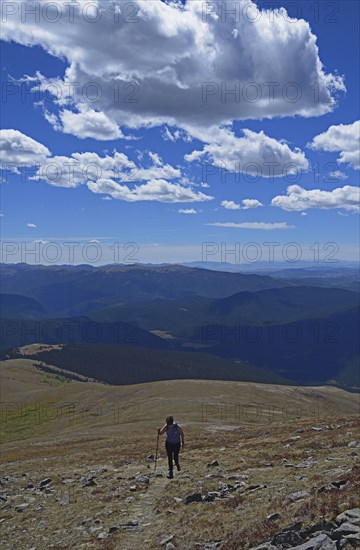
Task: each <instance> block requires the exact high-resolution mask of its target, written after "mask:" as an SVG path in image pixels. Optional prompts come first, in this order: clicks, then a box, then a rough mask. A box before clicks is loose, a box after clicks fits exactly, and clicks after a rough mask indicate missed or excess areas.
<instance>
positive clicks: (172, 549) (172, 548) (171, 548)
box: [165, 542, 176, 550]
mask: <svg viewBox="0 0 360 550" xmlns="http://www.w3.org/2000/svg"><path fill="white" fill-rule="evenodd" d="M165 548H166V550H175V548H176V547H175V546H174V545H173V543H172V542H168V543H167V545H166V547H165Z"/></svg>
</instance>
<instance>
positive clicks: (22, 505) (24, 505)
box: [15, 502, 30, 512]
mask: <svg viewBox="0 0 360 550" xmlns="http://www.w3.org/2000/svg"><path fill="white" fill-rule="evenodd" d="M28 506H30V504H29V503H28V502H23V503H22V504H17V505H16V506H15V510H16V511H17V512H22V511H23V510H25V508H27V507H28Z"/></svg>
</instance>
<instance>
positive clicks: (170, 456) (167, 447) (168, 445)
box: [165, 442, 173, 472]
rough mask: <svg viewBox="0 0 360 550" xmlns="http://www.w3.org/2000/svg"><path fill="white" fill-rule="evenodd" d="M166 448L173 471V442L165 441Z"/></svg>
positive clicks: (170, 468)
mask: <svg viewBox="0 0 360 550" xmlns="http://www.w3.org/2000/svg"><path fill="white" fill-rule="evenodd" d="M165 448H166V452H167V457H168V464H169V472H172V470H173V461H172V454H173V450H172V445H171V443H167V442H166V443H165Z"/></svg>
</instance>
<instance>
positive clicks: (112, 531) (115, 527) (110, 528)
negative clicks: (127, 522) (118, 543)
mask: <svg viewBox="0 0 360 550" xmlns="http://www.w3.org/2000/svg"><path fill="white" fill-rule="evenodd" d="M119 529H120V527H119V526H118V525H111V526H110V527H109V533H115V531H119Z"/></svg>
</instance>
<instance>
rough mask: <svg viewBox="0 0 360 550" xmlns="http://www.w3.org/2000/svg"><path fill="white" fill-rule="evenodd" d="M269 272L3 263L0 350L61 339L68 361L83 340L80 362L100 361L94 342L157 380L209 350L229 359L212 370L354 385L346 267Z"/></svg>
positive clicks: (353, 318)
mask: <svg viewBox="0 0 360 550" xmlns="http://www.w3.org/2000/svg"><path fill="white" fill-rule="evenodd" d="M276 275H277V276H275V273H273V274H272V275H271V276H270V275H268V274H261V275H259V274H251V273H235V272H226V271H215V270H207V269H203V268H198V267H188V266H179V265H162V266H145V265H140V264H136V265H127V266H125V265H109V266H101V267H93V266H86V265H84V266H43V265H27V264H2V265H1V266H0V285H1V291H2V294H1V295H0V307H1V317H2V320H1V338H0V347H1V349H2V350H3V352H4V350H9V349H11V350H12V351H11V352H9V353H16V351H14V349H16V348H18V347H20V346H22V345H25V344H31V343H37V342H38V343H47V344H59V343H60V344H66V348H67V349H68V352H66V357H67V360H68V361H69V362H70V363H71V364H75V363H74V359H73V357H74V356H73V355H71V356H70V348H71V346H83V347H81V350H82V351H81V354H80V358H81V360H80V363H81V364H80V366H79V368H81V369H83V368H87V367H86V364H89V359H88V356H89V354H90V355H91V350H92V352H93V353H94V357H95V356H96V357H97V358H98V359H97V360H98V361H99V357H100V355H98V354H97V351H96V350H97V349H100V348H101V350H102V351H101V353H102V354H103V356H104V357H105V356H106V355H107V353H109V354H110V355H109V357H111V362H110V363H109V364H110V367H111V368H114V369H115V366H114V364H113V361H115V362H119V361H120V363H121V362H122V361H123V360H125V359H126V361H132V362H135V363H134V364H136V365H137V369H138V372H140V371H141V373H142V374H141V376H140V378H141V380H142V381H145V379H144V376H145V374H144V373H145V371H146V376H145V378H146V380H147V377H149V376H150V379H151V372H153V375H154V376H161V377H160V378H156V379H157V380H160V379H164V378H162V377H163V376H166V375H165V374H164V373H166V372H168V375H167V376H169V377H170V378H172V377H180V378H181V377H182V375H181V369H185V363H184V357H185V356H187V361H190V363H189V364H191V369H192V370H191V369H190V370H191V372H193V373H194V376H195V375H196V376H195V377H200V378H201V377H203V375H204V372H207V371H206V369H205V363H209V357H216V361H218V360H220V359H222V360H226V361H227V366H226V368H225V364H224V363H223V364H222V365H221V366H220V365H218V366H216V365H215V363H213V367H212V368H211V369H210V370H209V368H208V369H207V370H208V371H209V372H211V376H212V378H213V377H214V376H215V377H217V376H218V377H219V379H234V380H240V379H241V378H238V377H235V378H233V376H235V375H234V373H233V370H232V369H233V368H234V365H236V369H237V370H236V376H242V375H244V376H245V374H244V373H245V371H239V370H238V365H239V364H242V365H243V366H244V365H245V366H246V368H247V369H256V368H258V369H262V370H260V371H259V372H258V371H255V370H254V375H255V372H256V380H259V379H260V378H261V377H263V381H266V382H269V381H270V379H271V381H274V379H273V378H271V376H275V377H276V380H277V381H279V380H282V381H284V380H287V381H289V380H290V381H292V383H302V384H310V383H317V384H323V383H336V384H338V385H341V386H343V387H348V388H352V389H354V388H355V389H356V388H360V383H359V377H358V360H359V357H360V350H359V343H358V333H359V292H358V291H356V289H357V284H358V283H357V274H356V270H355V271H354V270H353V268H342V267H341V268H334V271H332V272H331V271H329V269H322V268H319V269H308V270H307V269H303V268H301V269H298V270H292V269H290V270H286V271H285V272H283V271H280V272H278V273H277V274H276ZM290 275H291V276H290ZM304 281H306V284H304ZM335 281H338V284H335ZM259 335H260V336H259ZM69 346H70V348H69ZM106 346H110V347H109V349H108V352H105V348H106ZM88 348H89V351H88ZM110 348H111V349H110ZM71 349H73V348H71ZM129 350H131V352H130V351H129ZM62 351H64V350H62ZM160 352H164V353H165V352H166V353H165V355H163V354H160V355H157V354H158V353H160ZM204 352H206V357H204ZM59 353H62V352H59ZM99 353H100V352H99ZM154 353H155V355H154ZM117 354H118V355H117ZM166 354H170V355H168V359H169V361H170V364H171V365H172V367H171V368H169V369H168V371H166V369H165V367H161V368H160V367H159V368H160V371H159V370H158V369H157V368H156V366H155V364H156V361H158V362H159V365H165V364H166V360H165V359H164V358H165V357H166ZM171 354H173V355H171ZM178 354H180V356H181V361H180V363H179V361H178ZM62 355H63V356H65V353H62ZM155 357H156V359H155ZM124 358H125V359H124ZM140 359H141V360H140ZM196 361H197V362H198V363H197V364H196ZM234 362H235V363H234ZM100 363H101V364H103V363H102V362H101V361H100ZM122 364H123V363H122ZM150 364H151V365H152V366H151V369H150V370H149V369H148V368H147V365H150ZM111 365H112V366H111ZM140 365H141V366H140ZM179 365H180V366H179ZM181 365H182V366H181ZM196 365H197V366H196ZM110 367H109V368H110ZM62 368H66V367H65V366H64V365H63V366H62ZM123 368H124V367H123ZM217 368H219V369H220V370H219V371H218V372H217V371H216V369H217ZM73 369H74V372H78V371H77V370H75V367H73ZM139 369H140V370H139ZM143 369H145V370H143ZM204 369H205V371H204ZM92 370H93V369H92ZM95 370H96V369H95ZM185 370H186V369H185ZM185 370H184V373H185ZM122 372H123V371H122ZM239 372H240V374H239ZM155 373H157V374H155ZM80 374H84V375H85V376H90V377H94V378H98V377H96V376H94V372H92V373H90V372H89V373H86V372H85V373H84V372H81V373H80ZM270 374H271V376H270ZM134 376H135V374H134ZM229 377H230V378H229ZM135 378H136V376H135ZM98 379H99V378H98ZM154 379H155V378H154Z"/></svg>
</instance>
